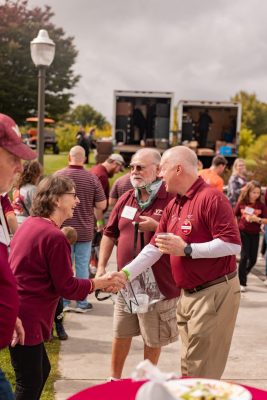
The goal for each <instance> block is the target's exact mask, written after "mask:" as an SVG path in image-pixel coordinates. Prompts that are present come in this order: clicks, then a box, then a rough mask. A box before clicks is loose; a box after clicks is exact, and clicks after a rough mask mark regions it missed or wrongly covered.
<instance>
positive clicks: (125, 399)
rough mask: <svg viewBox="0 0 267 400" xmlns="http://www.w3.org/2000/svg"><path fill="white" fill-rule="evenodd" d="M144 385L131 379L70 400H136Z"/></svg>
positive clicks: (259, 394) (259, 397) (264, 395)
mask: <svg viewBox="0 0 267 400" xmlns="http://www.w3.org/2000/svg"><path fill="white" fill-rule="evenodd" d="M143 383H144V381H142V382H132V381H131V380H130V379H124V380H121V381H116V382H108V383H104V384H103V385H97V386H93V387H90V388H89V389H85V390H83V391H82V392H79V393H77V394H75V395H74V396H72V397H70V398H69V400H135V396H136V392H137V391H138V389H139V388H140V386H142V385H143ZM243 386H244V387H245V388H246V389H248V390H249V391H250V392H251V394H252V398H253V400H266V399H267V392H266V391H265V390H260V389H256V388H252V387H249V386H245V385H243ZM237 400H238V399H237Z"/></svg>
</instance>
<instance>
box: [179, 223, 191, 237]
mask: <svg viewBox="0 0 267 400" xmlns="http://www.w3.org/2000/svg"><path fill="white" fill-rule="evenodd" d="M181 231H182V232H183V234H184V235H189V234H190V233H191V232H192V224H191V222H190V221H189V219H186V220H185V221H184V222H183V224H182V225H181Z"/></svg>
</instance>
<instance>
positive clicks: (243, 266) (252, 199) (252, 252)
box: [234, 181, 267, 292]
mask: <svg viewBox="0 0 267 400" xmlns="http://www.w3.org/2000/svg"><path fill="white" fill-rule="evenodd" d="M260 197H261V186H260V184H259V183H258V182H256V181H251V182H249V183H247V184H246V186H245V187H244V188H243V189H242V192H241V194H240V196H239V199H238V202H237V204H236V206H235V209H234V213H235V215H236V217H237V218H238V226H239V230H240V235H241V241H242V248H241V256H240V261H239V270H238V272H239V280H240V288H241V292H245V291H246V286H247V275H248V274H249V272H250V271H251V270H252V268H253V267H254V265H255V264H256V261H257V255H258V249H259V237H260V235H259V234H260V230H261V225H262V224H267V208H266V206H265V205H264V204H263V203H262V202H261V201H260Z"/></svg>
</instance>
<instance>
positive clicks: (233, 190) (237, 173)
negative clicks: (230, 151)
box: [227, 158, 247, 207]
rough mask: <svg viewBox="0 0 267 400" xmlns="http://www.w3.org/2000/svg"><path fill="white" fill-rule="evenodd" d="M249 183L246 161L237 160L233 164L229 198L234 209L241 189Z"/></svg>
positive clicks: (229, 183) (228, 192)
mask: <svg viewBox="0 0 267 400" xmlns="http://www.w3.org/2000/svg"><path fill="white" fill-rule="evenodd" d="M246 183H247V170H246V164H245V161H244V160H243V159H242V158H237V159H236V160H235V162H234V164H233V170H232V175H231V176H230V179H229V181H228V189H227V197H228V199H229V201H230V203H231V205H232V207H234V206H235V205H236V203H237V200H238V197H239V195H240V192H241V189H242V188H243V187H244V186H245V184H246Z"/></svg>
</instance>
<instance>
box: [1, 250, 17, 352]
mask: <svg viewBox="0 0 267 400" xmlns="http://www.w3.org/2000/svg"><path fill="white" fill-rule="evenodd" d="M18 309H19V299H18V293H17V288H16V282H15V278H14V276H13V275H12V272H11V270H10V267H9V264H8V254H7V247H6V246H5V245H4V244H2V243H0V349H3V348H4V347H6V346H8V345H9V344H10V342H11V339H12V334H13V330H14V326H15V322H16V318H17V315H18Z"/></svg>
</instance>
